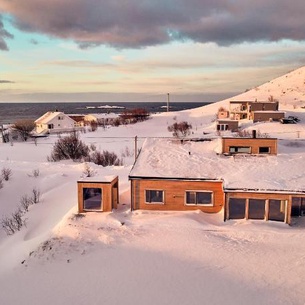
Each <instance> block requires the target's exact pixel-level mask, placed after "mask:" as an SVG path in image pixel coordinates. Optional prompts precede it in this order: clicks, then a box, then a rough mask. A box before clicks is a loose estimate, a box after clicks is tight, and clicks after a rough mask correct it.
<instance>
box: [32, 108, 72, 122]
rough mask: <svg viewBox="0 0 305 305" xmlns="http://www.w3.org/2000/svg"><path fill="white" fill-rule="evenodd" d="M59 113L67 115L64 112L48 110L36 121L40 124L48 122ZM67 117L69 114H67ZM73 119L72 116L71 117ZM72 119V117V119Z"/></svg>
mask: <svg viewBox="0 0 305 305" xmlns="http://www.w3.org/2000/svg"><path fill="white" fill-rule="evenodd" d="M58 115H63V116H66V115H65V114H64V113H63V112H59V111H48V112H46V113H45V114H44V115H42V116H41V117H40V118H38V119H37V120H36V121H35V123H38V124H47V123H48V122H50V121H51V120H53V119H54V118H56V117H57V116H58ZM66 117H67V116H66ZM70 119H71V118H70ZM71 120H72V119H71Z"/></svg>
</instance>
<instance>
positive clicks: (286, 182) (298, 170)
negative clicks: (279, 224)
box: [129, 138, 305, 192]
mask: <svg viewBox="0 0 305 305" xmlns="http://www.w3.org/2000/svg"><path fill="white" fill-rule="evenodd" d="M238 139H243V138H238ZM247 139H249V138H245V140H247ZM270 139H275V138H258V140H270ZM290 142H291V141H290V140H289V141H282V142H278V155H259V156H251V155H237V156H224V155H221V148H222V147H221V145H222V141H221V138H219V139H214V140H212V141H209V142H207V141H204V142H193V141H185V142H184V143H183V144H181V141H180V140H174V139H173V140H171V139H155V138H150V139H146V140H145V142H144V144H143V147H142V149H141V152H140V154H139V156H138V158H137V160H136V162H135V164H134V166H133V168H132V170H131V172H130V175H129V178H131V179H149V178H155V179H167V180H169V179H184V180H223V182H224V188H226V189H255V190H256V191H259V190H263V191H265V190H268V189H269V190H277V191H281V190H289V191H290V192H293V191H297V192H298V191H303V190H305V174H304V173H305V145H303V146H300V147H292V146H290V145H291V143H290ZM296 182H297V183H296ZM300 186H304V187H303V190H302V189H300Z"/></svg>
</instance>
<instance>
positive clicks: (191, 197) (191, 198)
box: [186, 192, 196, 204]
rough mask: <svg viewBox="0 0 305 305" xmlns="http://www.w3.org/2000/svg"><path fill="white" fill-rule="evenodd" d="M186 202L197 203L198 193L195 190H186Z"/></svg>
mask: <svg viewBox="0 0 305 305" xmlns="http://www.w3.org/2000/svg"><path fill="white" fill-rule="evenodd" d="M186 203H187V204H196V193H195V192H186Z"/></svg>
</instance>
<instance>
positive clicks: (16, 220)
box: [1, 209, 26, 235]
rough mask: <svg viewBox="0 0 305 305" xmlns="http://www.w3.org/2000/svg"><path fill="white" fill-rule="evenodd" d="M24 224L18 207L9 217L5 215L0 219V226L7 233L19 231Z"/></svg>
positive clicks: (11, 233)
mask: <svg viewBox="0 0 305 305" xmlns="http://www.w3.org/2000/svg"><path fill="white" fill-rule="evenodd" d="M25 224H26V221H25V220H23V219H22V211H21V210H20V209H18V210H17V211H16V212H14V213H13V214H12V216H11V217H10V218H9V217H7V216H6V217H4V218H2V219H1V227H2V228H3V230H4V231H5V233H6V234H7V235H13V234H14V233H15V232H16V231H20V229H21V228H22V227H23V226H24V225H25Z"/></svg>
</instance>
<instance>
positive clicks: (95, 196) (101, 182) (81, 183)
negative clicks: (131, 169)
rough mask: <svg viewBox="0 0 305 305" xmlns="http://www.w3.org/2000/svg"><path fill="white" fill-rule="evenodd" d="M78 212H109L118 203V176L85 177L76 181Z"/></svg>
mask: <svg viewBox="0 0 305 305" xmlns="http://www.w3.org/2000/svg"><path fill="white" fill-rule="evenodd" d="M77 188H78V212H79V213H83V212H90V211H93V212H111V211H112V210H113V209H116V208H117V205H118V203H119V180H118V176H104V177H86V178H82V179H80V180H78V181H77Z"/></svg>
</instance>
